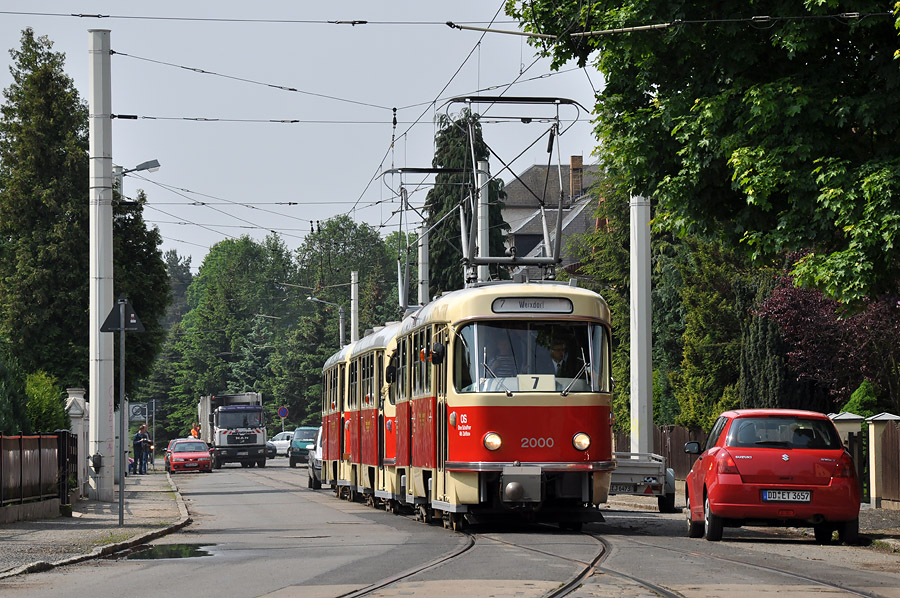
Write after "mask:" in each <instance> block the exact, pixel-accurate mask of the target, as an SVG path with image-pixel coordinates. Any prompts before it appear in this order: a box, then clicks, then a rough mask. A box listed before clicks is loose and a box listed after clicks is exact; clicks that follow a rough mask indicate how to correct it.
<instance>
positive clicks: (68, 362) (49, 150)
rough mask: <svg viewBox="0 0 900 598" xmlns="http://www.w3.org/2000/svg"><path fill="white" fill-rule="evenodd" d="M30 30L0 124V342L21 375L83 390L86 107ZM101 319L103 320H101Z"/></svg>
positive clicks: (57, 60) (58, 59)
mask: <svg viewBox="0 0 900 598" xmlns="http://www.w3.org/2000/svg"><path fill="white" fill-rule="evenodd" d="M51 48H52V43H51V42H50V41H49V40H48V39H47V38H46V37H35V35H34V32H33V31H32V30H31V29H26V30H25V31H24V32H23V33H22V39H21V47H20V49H18V50H11V51H10V55H11V56H12V58H13V64H12V66H11V67H10V72H11V73H12V77H13V82H12V84H11V85H10V86H9V88H7V89H5V90H4V93H3V95H4V98H5V102H4V104H3V106H2V115H3V117H2V120H0V335H2V336H5V337H7V338H8V339H9V341H10V343H11V344H12V345H13V346H15V347H16V348H17V349H16V354H17V357H18V361H19V363H20V364H21V367H22V368H23V369H24V370H25V371H26V372H36V371H38V370H41V369H43V370H46V371H47V372H48V373H50V374H51V375H53V376H55V377H57V378H58V379H60V380H64V381H65V382H66V384H71V385H73V386H75V385H82V386H85V387H86V386H87V384H86V382H87V380H86V379H87V363H88V314H87V310H86V309H85V306H86V305H87V296H88V286H87V285H88V244H87V242H86V241H87V238H88V228H87V220H88V202H87V197H88V156H87V149H88V140H87V122H88V114H87V108H86V106H85V105H84V103H83V102H82V101H81V100H80V98H79V96H78V91H77V90H76V89H75V86H74V84H73V82H72V80H71V79H70V78H69V77H68V76H67V75H66V74H65V73H64V72H63V62H64V56H63V55H62V54H61V53H56V52H53V51H52V50H51ZM104 316H105V314H104Z"/></svg>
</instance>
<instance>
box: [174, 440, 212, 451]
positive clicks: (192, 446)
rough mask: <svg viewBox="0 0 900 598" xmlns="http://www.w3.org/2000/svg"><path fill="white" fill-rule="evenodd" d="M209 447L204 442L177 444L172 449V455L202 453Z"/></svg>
mask: <svg viewBox="0 0 900 598" xmlns="http://www.w3.org/2000/svg"><path fill="white" fill-rule="evenodd" d="M208 450H209V447H208V446H206V443H204V442H179V443H178V444H176V445H175V448H174V449H172V452H174V453H202V452H204V451H208Z"/></svg>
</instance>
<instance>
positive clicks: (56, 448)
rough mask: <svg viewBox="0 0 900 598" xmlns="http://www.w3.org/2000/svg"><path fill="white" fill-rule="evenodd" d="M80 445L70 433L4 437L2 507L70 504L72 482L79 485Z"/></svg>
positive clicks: (0, 472)
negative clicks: (54, 501)
mask: <svg viewBox="0 0 900 598" xmlns="http://www.w3.org/2000/svg"><path fill="white" fill-rule="evenodd" d="M77 442H78V439H77V437H75V436H74V435H71V434H69V432H68V431H66V430H63V431H60V432H59V433H56V434H36V435H30V436H28V435H20V436H2V435H0V506H7V505H14V504H22V503H27V502H34V501H41V500H48V499H51V498H59V499H60V502H61V504H65V503H67V502H68V496H69V492H70V488H69V484H70V482H75V483H76V484H77V480H75V476H77V472H76V471H75V467H76V465H77V459H78V457H77V455H78V445H77ZM73 455H74V457H73Z"/></svg>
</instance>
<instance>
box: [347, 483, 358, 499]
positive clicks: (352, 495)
mask: <svg viewBox="0 0 900 598" xmlns="http://www.w3.org/2000/svg"><path fill="white" fill-rule="evenodd" d="M358 497H359V493H358V492H357V491H356V488H353V487H352V486H348V487H347V500H348V501H349V502H356V499H357V498H358Z"/></svg>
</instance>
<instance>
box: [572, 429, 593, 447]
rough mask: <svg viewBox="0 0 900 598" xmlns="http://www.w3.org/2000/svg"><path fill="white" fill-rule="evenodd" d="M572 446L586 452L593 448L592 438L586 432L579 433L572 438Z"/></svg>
mask: <svg viewBox="0 0 900 598" xmlns="http://www.w3.org/2000/svg"><path fill="white" fill-rule="evenodd" d="M572 446H574V447H575V448H576V449H578V450H579V451H586V450H588V447H590V446H591V437H590V436H588V435H587V434H585V433H584V432H579V433H578V434H576V435H575V436H573V437H572Z"/></svg>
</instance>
